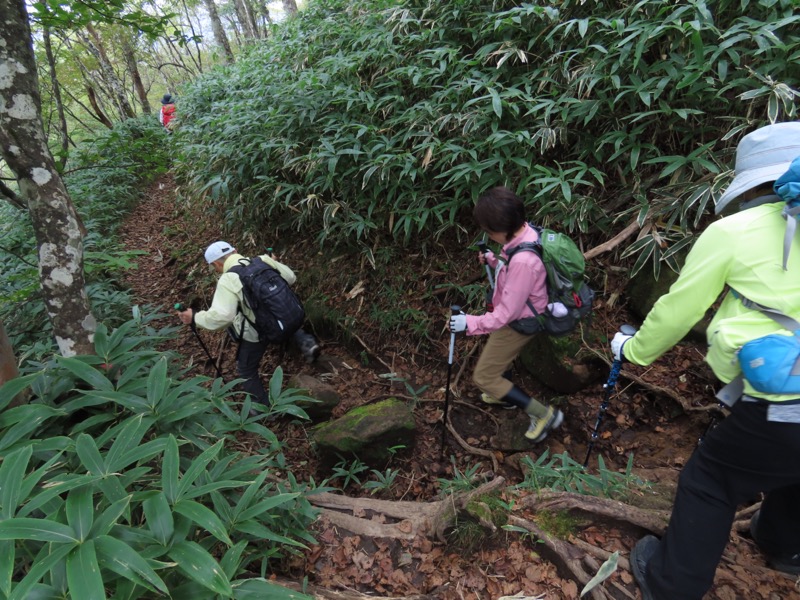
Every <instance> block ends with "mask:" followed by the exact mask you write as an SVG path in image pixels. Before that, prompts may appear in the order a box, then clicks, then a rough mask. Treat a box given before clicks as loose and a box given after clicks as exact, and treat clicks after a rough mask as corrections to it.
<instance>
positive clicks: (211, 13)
mask: <svg viewBox="0 0 800 600" xmlns="http://www.w3.org/2000/svg"><path fill="white" fill-rule="evenodd" d="M203 2H204V4H205V5H206V10H207V11H208V18H209V19H211V29H212V31H213V32H214V39H215V40H217V44H218V45H219V46H221V47H222V50H223V52H224V57H225V58H224V60H225V62H226V63H228V64H233V62H234V58H233V51H232V50H231V44H230V42H229V41H228V36H227V35H225V29H224V28H223V27H222V21H221V20H220V18H219V13H218V12H217V5H216V4H215V3H214V0H203Z"/></svg>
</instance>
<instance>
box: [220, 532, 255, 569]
mask: <svg viewBox="0 0 800 600" xmlns="http://www.w3.org/2000/svg"><path fill="white" fill-rule="evenodd" d="M247 543H248V542H247V540H240V541H239V542H237V543H236V545H234V546H231V547H230V548H228V551H227V552H225V556H223V557H222V560H221V561H220V562H219V565H220V566H221V567H222V570H223V571H225V575H227V576H228V579H233V578H234V577H236V575H238V574H239V566H240V565H241V564H242V554H243V553H244V550H245V548H247Z"/></svg>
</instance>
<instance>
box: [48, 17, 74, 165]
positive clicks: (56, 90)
mask: <svg viewBox="0 0 800 600" xmlns="http://www.w3.org/2000/svg"><path fill="white" fill-rule="evenodd" d="M42 35H43V38H44V51H45V54H46V55H47V66H48V68H49V72H50V85H52V86H53V100H55V104H56V111H57V113H58V125H59V131H60V133H61V154H62V158H61V159H60V160H59V161H58V170H59V172H61V170H62V169H63V168H64V165H65V164H66V162H67V151H68V150H69V132H68V130H67V117H66V115H65V114H64V102H63V101H62V100H61V85H60V84H59V83H58V76H57V75H56V59H55V57H54V56H53V44H52V43H51V40H50V28H49V27H48V26H47V25H43V26H42Z"/></svg>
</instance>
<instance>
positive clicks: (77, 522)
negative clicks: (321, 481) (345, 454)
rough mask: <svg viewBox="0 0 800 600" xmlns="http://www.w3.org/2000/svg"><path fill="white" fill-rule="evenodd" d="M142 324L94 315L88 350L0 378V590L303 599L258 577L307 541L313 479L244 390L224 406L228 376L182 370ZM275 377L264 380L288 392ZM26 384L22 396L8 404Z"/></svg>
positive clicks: (11, 593)
mask: <svg viewBox="0 0 800 600" xmlns="http://www.w3.org/2000/svg"><path fill="white" fill-rule="evenodd" d="M152 333H153V332H152V330H150V328H149V325H148V321H147V319H144V318H143V319H138V320H133V321H130V322H128V323H125V324H124V325H123V326H122V327H120V328H119V329H117V330H115V331H113V332H111V333H109V332H107V331H106V329H105V328H104V327H102V326H101V327H99V328H98V331H97V337H96V343H95V347H96V354H94V355H91V356H79V357H71V358H64V357H56V358H54V359H52V360H51V361H49V362H48V363H47V364H45V365H42V368H41V369H40V370H37V371H36V372H33V373H29V374H27V375H24V376H22V377H20V378H17V379H14V380H11V381H10V382H8V383H7V384H6V385H5V386H3V387H2V388H0V411H2V412H0V456H2V463H1V464H0V478H1V479H0V480H2V481H3V493H2V498H0V550H2V553H0V593H2V594H3V595H4V596H5V597H7V598H15V599H23V598H26V599H27V598H34V597H36V598H44V597H48V598H53V597H62V598H63V597H71V598H81V599H87V600H88V599H94V598H106V597H107V596H106V594H107V593H108V594H109V596H113V597H116V598H121V597H125V598H131V599H134V598H152V597H155V596H159V595H162V594H163V595H169V596H170V597H173V598H177V597H188V596H189V595H191V596H192V597H193V598H197V599H203V598H208V599H211V598H253V597H260V598H276V599H279V598H287V599H288V598H298V597H305V596H302V595H298V594H296V593H295V592H290V591H288V590H286V589H285V588H282V587H280V586H277V585H275V584H273V583H271V582H269V581H268V580H267V579H265V576H266V575H267V574H268V572H269V570H270V565H271V564H272V563H273V562H274V561H276V560H278V559H280V558H281V557H282V556H285V555H286V554H287V553H291V552H294V551H297V549H300V548H302V547H304V542H312V541H313V538H312V537H311V536H310V535H309V534H308V533H307V531H306V530H307V528H308V526H309V524H310V523H311V522H312V520H313V519H314V518H315V512H314V510H313V509H312V507H311V506H310V504H309V503H308V501H307V499H306V495H307V494H308V493H309V492H311V491H312V490H311V489H309V487H308V486H306V485H304V484H301V483H299V482H297V481H296V480H295V479H294V477H293V476H292V475H291V473H289V472H287V471H286V465H285V459H284V457H283V454H282V451H281V450H282V446H281V443H280V442H278V440H277V438H276V437H275V436H274V435H273V434H272V432H271V431H269V429H267V428H266V427H264V426H263V424H261V423H259V422H257V419H252V418H250V417H249V416H248V413H249V402H246V403H245V404H244V405H243V406H242V407H241V413H240V414H238V413H235V412H234V411H233V409H232V405H231V400H232V399H233V391H232V387H233V385H234V384H235V383H236V382H234V383H231V384H227V385H224V384H222V382H221V380H216V381H214V382H213V384H211V385H210V386H209V380H208V378H206V377H190V378H183V377H181V375H180V373H178V372H176V371H175V368H174V366H173V365H172V364H171V362H172V360H171V357H170V356H169V355H165V354H162V353H159V352H157V351H155V350H154V349H153V346H154V343H155V341H157V339H158V337H159V335H160V333H159V332H156V335H152ZM275 377H277V378H278V383H277V385H275V378H273V382H271V385H270V393H273V392H276V391H277V392H278V393H279V394H280V393H283V394H284V396H285V397H286V396H287V395H291V394H292V393H293V392H292V390H284V391H283V392H281V391H280V381H281V379H280V378H281V374H280V373H279V372H276V375H275ZM26 387H30V388H31V390H32V391H33V392H34V398H33V400H32V401H31V403H30V404H26V405H23V406H18V407H15V408H9V402H10V401H11V399H12V398H13V397H14V396H15V395H16V394H17V393H18V392H19V391H20V390H22V389H24V388H26ZM294 393H295V395H296V392H294ZM284 399H285V398H284ZM283 404H284V409H286V408H287V406H288V404H287V402H284V403H283ZM235 431H248V432H250V433H253V434H256V435H258V436H260V438H261V442H262V447H261V449H260V451H259V452H258V453H256V454H252V455H243V454H241V453H240V452H236V451H233V450H231V449H230V443H229V442H231V441H233V438H232V437H230V435H229V434H230V433H232V432H235Z"/></svg>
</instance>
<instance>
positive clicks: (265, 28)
mask: <svg viewBox="0 0 800 600" xmlns="http://www.w3.org/2000/svg"><path fill="white" fill-rule="evenodd" d="M256 6H257V7H258V14H259V15H260V16H261V19H262V23H261V31H262V32H263V33H262V35H261V37H263V38H264V39H267V38H268V37H269V26H270V25H272V17H271V16H270V14H269V8H268V7H267V3H266V2H265V0H258V2H257V5H256Z"/></svg>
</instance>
